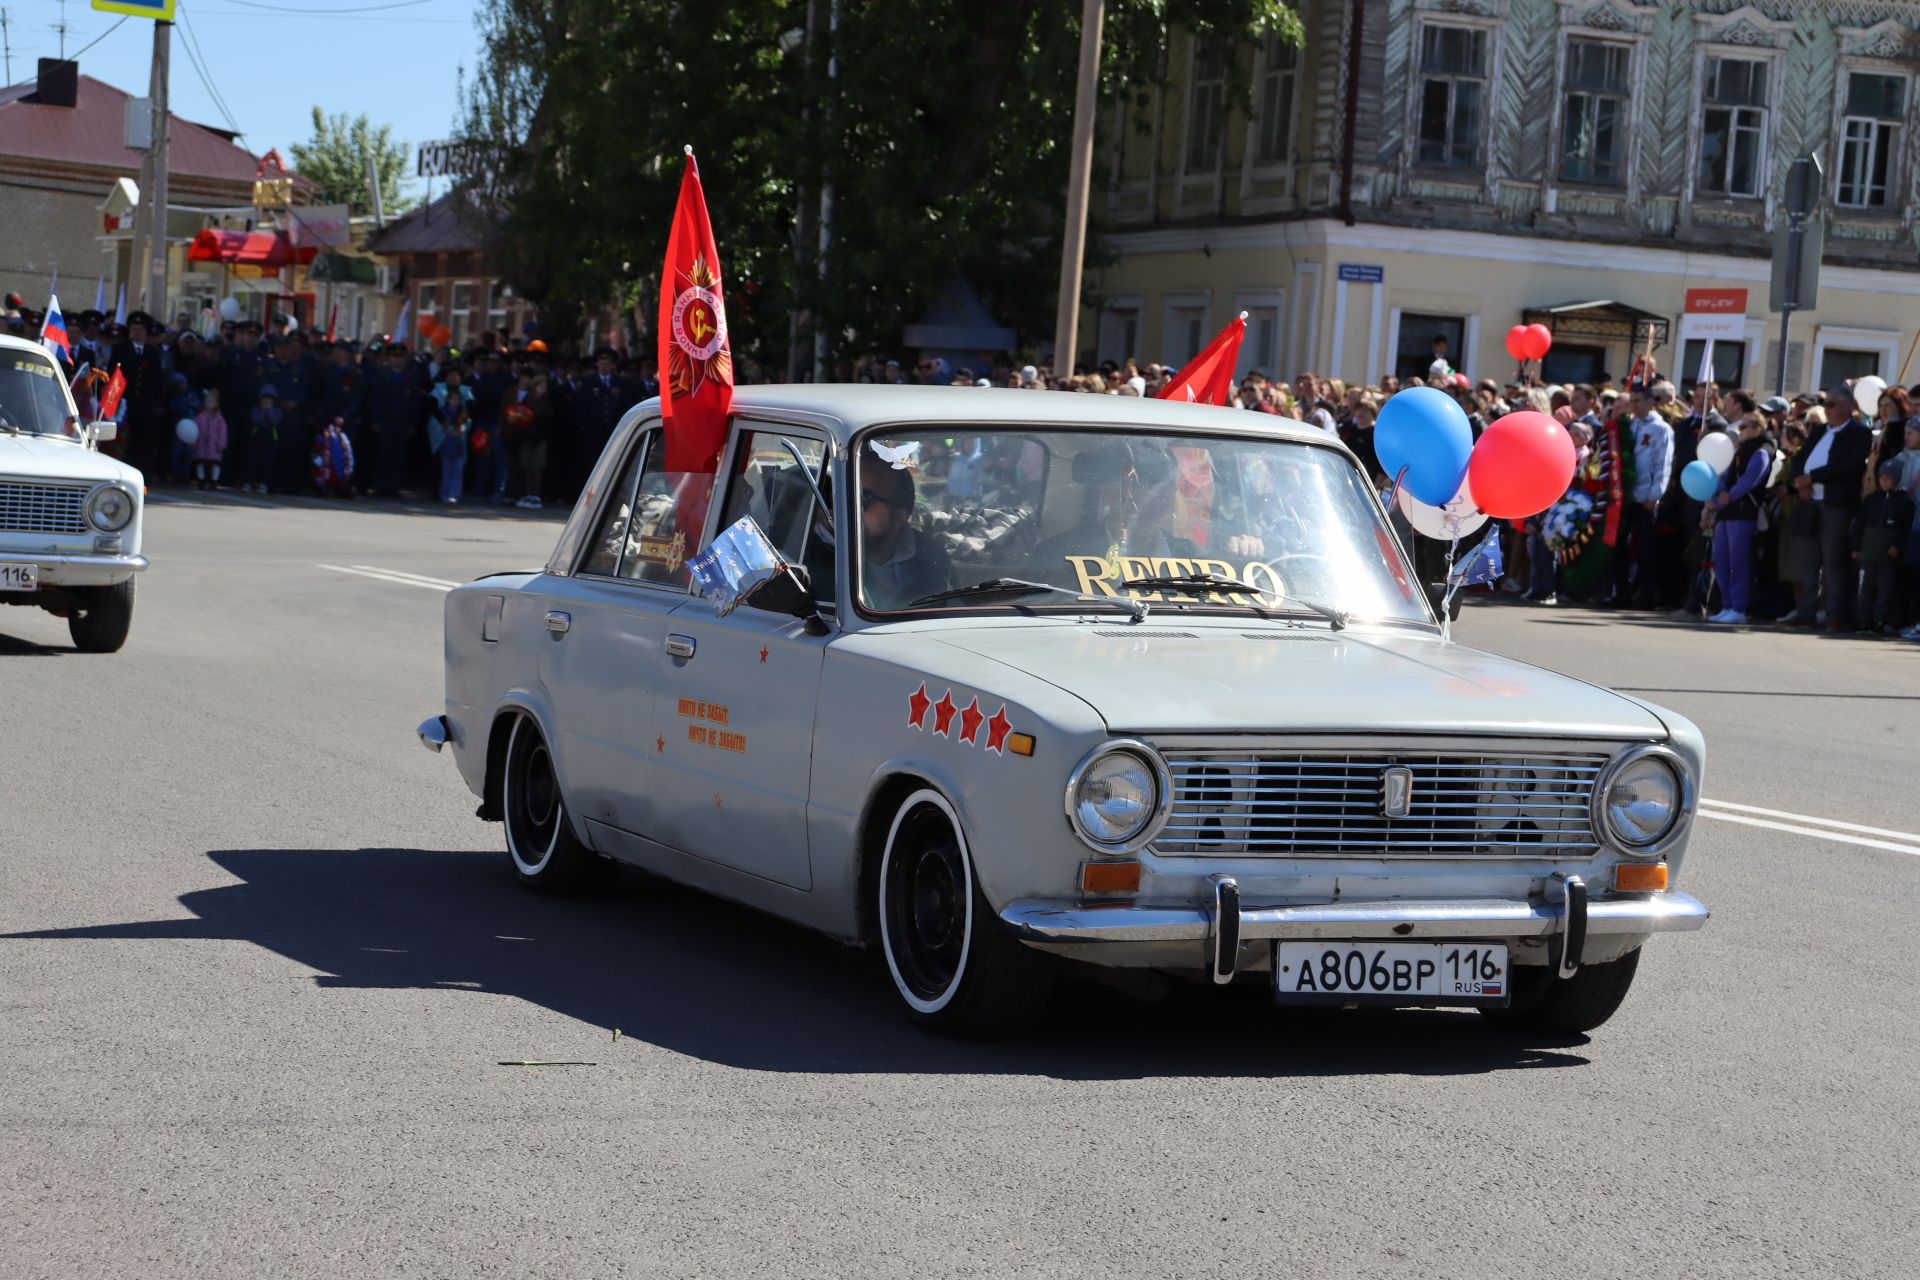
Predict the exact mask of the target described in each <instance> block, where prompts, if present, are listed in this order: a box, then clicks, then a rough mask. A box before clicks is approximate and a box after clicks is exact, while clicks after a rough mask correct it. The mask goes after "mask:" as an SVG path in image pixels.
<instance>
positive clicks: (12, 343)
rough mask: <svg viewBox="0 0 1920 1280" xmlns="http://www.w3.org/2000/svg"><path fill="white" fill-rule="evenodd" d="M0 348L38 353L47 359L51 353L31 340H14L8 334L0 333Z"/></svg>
mask: <svg viewBox="0 0 1920 1280" xmlns="http://www.w3.org/2000/svg"><path fill="white" fill-rule="evenodd" d="M0 348H12V349H13V350H15V351H38V352H39V353H40V354H41V355H43V356H46V357H47V358H48V359H52V358H53V353H52V352H51V351H48V350H47V349H46V348H45V347H44V346H42V345H41V344H40V343H38V342H36V341H35V340H34V339H32V338H16V337H14V336H13V335H12V334H10V333H0Z"/></svg>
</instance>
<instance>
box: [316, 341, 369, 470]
mask: <svg viewBox="0 0 1920 1280" xmlns="http://www.w3.org/2000/svg"><path fill="white" fill-rule="evenodd" d="M366 381H367V380H366V375H365V374H364V373H362V372H361V370H360V366H359V365H358V364H356V363H355V362H354V353H353V351H352V350H351V348H350V347H349V345H348V344H347V343H344V342H340V343H335V344H334V346H333V348H332V349H331V350H330V351H328V352H327V363H326V364H325V365H323V366H322V367H321V369H320V395H319V400H318V406H319V422H318V423H317V424H316V425H318V426H325V425H326V424H327V423H329V422H331V421H333V420H334V419H335V418H338V419H340V427H341V430H343V431H345V432H346V433H347V441H348V443H350V444H352V445H353V456H354V458H355V459H356V460H359V461H358V464H357V465H359V466H361V467H363V468H365V470H363V471H362V473H361V474H360V475H359V476H357V477H355V482H354V488H356V489H362V490H364V489H366V488H367V487H368V485H367V472H368V471H371V470H372V468H371V466H369V465H368V464H370V463H371V462H372V460H373V455H372V454H371V453H369V452H368V450H367V446H368V444H369V443H370V441H369V440H368V438H367V432H366V422H365V409H366V404H365V401H366V390H367V387H366Z"/></svg>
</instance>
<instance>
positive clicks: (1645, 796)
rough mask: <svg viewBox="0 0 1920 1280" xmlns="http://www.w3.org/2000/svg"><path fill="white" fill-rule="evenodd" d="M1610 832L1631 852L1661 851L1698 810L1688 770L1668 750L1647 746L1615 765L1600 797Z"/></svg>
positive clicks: (1603, 784) (1598, 797)
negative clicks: (1689, 814)
mask: <svg viewBox="0 0 1920 1280" xmlns="http://www.w3.org/2000/svg"><path fill="white" fill-rule="evenodd" d="M1595 803H1596V807H1597V808H1598V809H1599V811H1600V813H1599V816H1600V818H1601V820H1602V821H1603V822H1605V823H1606V829H1607V834H1608V835H1610V836H1611V837H1612V838H1613V839H1614V840H1615V841H1616V842H1618V843H1619V844H1620V845H1622V846H1623V847H1625V848H1626V849H1627V850H1628V851H1629V852H1632V853H1636V854H1641V855H1646V854H1651V853H1656V852H1659V851H1660V850H1661V849H1664V848H1665V846H1666V844H1667V843H1668V839H1667V838H1668V837H1669V836H1671V835H1672V834H1673V833H1674V832H1675V830H1676V829H1677V828H1678V827H1679V824H1680V819H1681V817H1682V815H1684V814H1685V813H1686V812H1687V811H1688V810H1689V809H1691V808H1692V807H1693V797H1692V788H1691V784H1690V782H1689V779H1688V776H1687V773H1686V769H1685V766H1684V765H1682V764H1681V763H1680V761H1679V759H1678V758H1677V757H1675V756H1674V755H1673V753H1672V752H1670V751H1667V750H1666V749H1664V748H1655V747H1643V748H1639V749H1636V750H1634V751H1630V752H1628V753H1627V754H1626V755H1624V756H1622V757H1621V758H1620V759H1619V760H1618V761H1616V762H1615V764H1614V765H1613V767H1612V768H1611V769H1609V770H1608V771H1607V773H1606V775H1605V777H1604V779H1603V782H1602V787H1601V790H1600V792H1599V794H1598V795H1597V796H1596V797H1595Z"/></svg>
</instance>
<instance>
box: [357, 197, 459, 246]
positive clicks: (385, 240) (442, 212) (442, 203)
mask: <svg viewBox="0 0 1920 1280" xmlns="http://www.w3.org/2000/svg"><path fill="white" fill-rule="evenodd" d="M455 194H456V193H455V192H452V191H449V192H448V193H447V194H445V195H443V196H439V197H437V198H436V199H433V200H430V201H428V202H427V203H426V204H424V205H421V206H420V207H419V208H418V209H415V210H414V211H413V212H412V213H409V214H407V215H406V216H405V217H402V218H396V219H394V220H393V221H392V222H389V223H388V224H387V228H386V230H384V231H381V232H379V233H377V234H376V235H375V236H374V237H373V239H372V240H370V241H368V242H367V251H368V252H369V253H456V252H459V251H462V250H466V249H484V248H486V247H487V239H486V237H485V236H484V235H482V234H481V232H480V231H479V229H478V228H476V227H475V226H474V225H473V224H472V222H471V221H469V220H467V219H465V218H464V217H463V216H462V214H461V209H460V203H459V201H457V200H456V199H455V198H454V196H455Z"/></svg>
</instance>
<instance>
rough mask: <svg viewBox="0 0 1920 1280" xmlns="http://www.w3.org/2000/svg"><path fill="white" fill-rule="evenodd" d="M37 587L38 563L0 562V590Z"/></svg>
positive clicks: (38, 580)
mask: <svg viewBox="0 0 1920 1280" xmlns="http://www.w3.org/2000/svg"><path fill="white" fill-rule="evenodd" d="M39 589H40V566H39V565H37V564H0V591H38V590H39Z"/></svg>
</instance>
